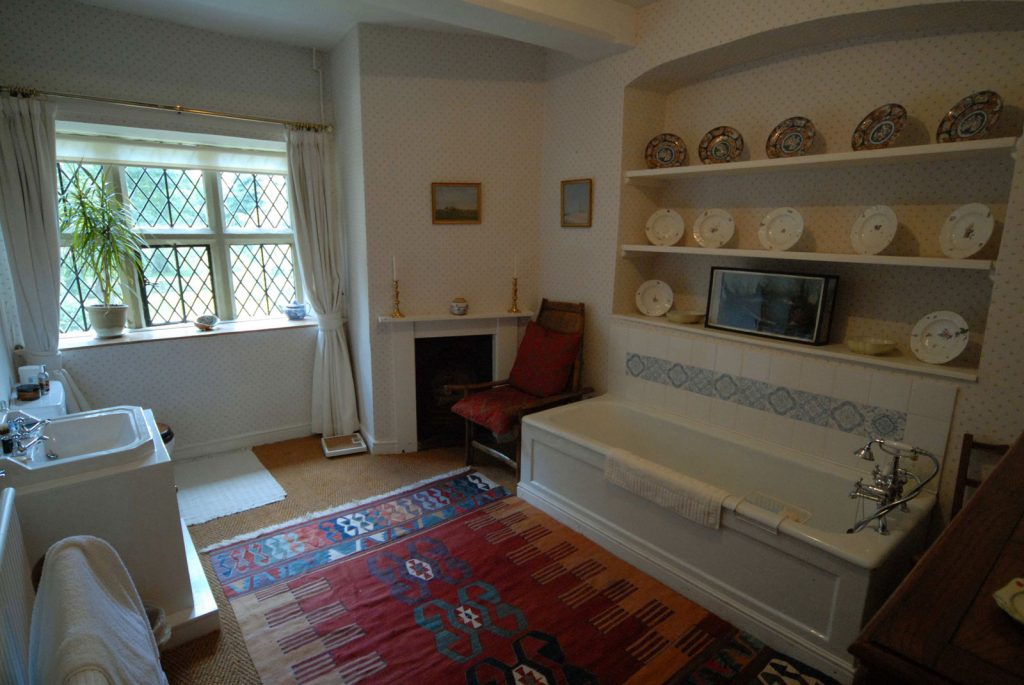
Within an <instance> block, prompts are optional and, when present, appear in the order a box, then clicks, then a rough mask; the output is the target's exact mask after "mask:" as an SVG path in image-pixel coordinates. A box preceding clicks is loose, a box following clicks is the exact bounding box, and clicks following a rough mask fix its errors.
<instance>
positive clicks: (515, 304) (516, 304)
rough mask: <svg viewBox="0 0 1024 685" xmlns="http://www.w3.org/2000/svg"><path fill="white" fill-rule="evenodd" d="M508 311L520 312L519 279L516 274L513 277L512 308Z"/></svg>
mask: <svg viewBox="0 0 1024 685" xmlns="http://www.w3.org/2000/svg"><path fill="white" fill-rule="evenodd" d="M508 313H509V314H518V313H519V279H518V278H516V277H515V276H513V277H512V308H511V309H509V310H508Z"/></svg>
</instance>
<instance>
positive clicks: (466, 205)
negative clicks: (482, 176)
mask: <svg viewBox="0 0 1024 685" xmlns="http://www.w3.org/2000/svg"><path fill="white" fill-rule="evenodd" d="M480 204H481V192H480V184H479V183H431V184H430V215H431V219H432V221H433V223H435V224H478V223H480V213H481V212H480Z"/></svg>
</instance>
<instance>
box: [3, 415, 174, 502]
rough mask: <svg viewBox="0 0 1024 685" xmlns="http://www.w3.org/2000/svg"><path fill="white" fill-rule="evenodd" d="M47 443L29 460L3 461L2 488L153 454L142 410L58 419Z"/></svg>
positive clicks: (48, 430) (32, 452) (50, 428)
mask: <svg viewBox="0 0 1024 685" xmlns="http://www.w3.org/2000/svg"><path fill="white" fill-rule="evenodd" d="M43 435H44V436H46V437H47V438H48V440H46V441H45V442H43V441H40V442H38V443H36V444H35V445H33V446H32V448H31V449H30V450H29V453H28V459H25V460H23V459H15V458H13V457H4V458H2V459H0V469H3V470H5V471H6V472H7V475H6V477H5V478H4V479H3V480H0V485H2V486H11V487H25V486H31V485H34V484H36V483H41V482H44V481H49V480H53V479H57V478H68V477H73V476H78V475H81V474H84V473H87V472H90V471H96V470H99V469H106V468H111V467H115V466H118V465H121V464H130V463H133V462H136V461H139V460H142V459H145V458H147V457H148V456H150V455H151V454H152V452H153V448H154V438H153V431H152V430H151V428H150V426H149V425H148V423H147V421H146V416H145V414H144V413H143V410H142V407H129V406H123V407H107V408H105V409H97V410H94V411H86V412H79V413H77V414H69V415H67V416H64V417H61V418H59V419H53V421H51V422H50V424H49V425H48V426H46V428H45V429H44V430H43Z"/></svg>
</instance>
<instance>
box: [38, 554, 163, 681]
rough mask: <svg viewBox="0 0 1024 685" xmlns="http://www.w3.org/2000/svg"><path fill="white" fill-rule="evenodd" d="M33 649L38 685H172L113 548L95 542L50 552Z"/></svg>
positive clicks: (139, 604)
mask: <svg viewBox="0 0 1024 685" xmlns="http://www.w3.org/2000/svg"><path fill="white" fill-rule="evenodd" d="M29 645H30V646H29V668H30V670H31V682H32V683H40V684H45V685H79V684H80V683H84V682H88V683H96V682H102V683H112V684H118V685H119V684H121V683H125V684H127V683H131V684H133V685H134V684H136V683H138V684H140V685H141V684H143V683H145V684H150V683H152V684H153V685H167V678H166V676H165V675H164V672H163V671H162V670H161V669H160V652H159V650H158V649H157V646H156V640H155V638H154V637H153V631H152V630H151V629H150V627H149V620H148V619H147V618H146V611H145V609H144V608H143V606H142V600H141V599H139V593H138V592H137V591H136V590H135V585H134V584H133V583H132V579H131V576H129V575H128V571H127V570H126V569H125V567H124V563H122V561H121V557H119V556H118V555H117V552H115V551H114V548H113V547H111V546H110V545H109V544H108V543H106V542H104V541H103V540H100V539H99V538H94V537H92V536H89V535H80V536H76V537H70V538H64V539H63V540H61V541H59V542H55V543H54V544H53V545H52V546H51V547H50V549H49V550H47V552H46V561H45V563H44V564H43V577H42V578H41V579H40V581H39V591H38V593H37V594H36V601H35V606H34V607H33V610H32V639H31V640H30V641H29Z"/></svg>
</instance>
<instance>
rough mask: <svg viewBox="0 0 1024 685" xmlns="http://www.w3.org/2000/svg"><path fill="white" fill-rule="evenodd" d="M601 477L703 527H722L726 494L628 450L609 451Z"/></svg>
mask: <svg viewBox="0 0 1024 685" xmlns="http://www.w3.org/2000/svg"><path fill="white" fill-rule="evenodd" d="M604 477H605V480H607V481H608V482H609V483H611V484H613V485H617V486H619V487H620V488H625V489H626V490H629V491H630V492H632V493H633V494H635V495H638V496H640V497H643V498H644V499H646V500H649V501H651V502H654V503H655V504H657V505H658V506H661V507H665V508H666V509H668V510H670V511H673V512H675V513H677V514H679V515H680V516H683V517H685V518H688V519H689V520H691V521H694V522H696V523H699V524H701V525H702V526H707V527H708V528H718V527H719V526H720V525H721V521H722V502H723V501H724V500H725V498H726V497H727V496H728V494H729V493H728V492H727V491H725V490H722V489H720V488H716V487H715V486H713V485H709V484H707V483H704V482H703V481H699V480H697V479H696V478H691V477H690V476H687V475H685V474H682V473H679V472H678V471H674V470H672V469H670V468H668V467H666V466H662V465H660V464H655V463H654V462H652V461H650V460H649V459H644V458H643V457H641V456H639V455H637V454H634V453H633V452H630V451H629V450H624V449H619V448H613V449H610V450H608V453H607V455H606V458H605V462H604Z"/></svg>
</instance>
